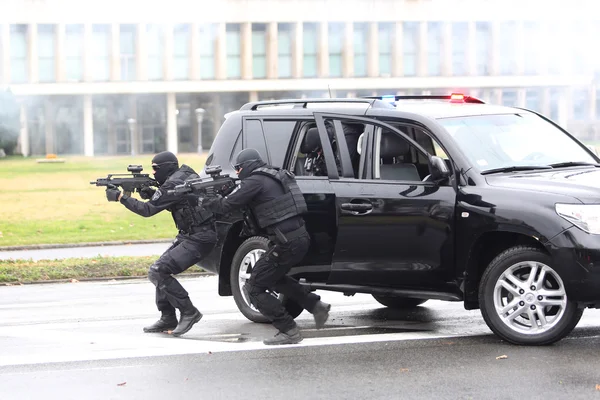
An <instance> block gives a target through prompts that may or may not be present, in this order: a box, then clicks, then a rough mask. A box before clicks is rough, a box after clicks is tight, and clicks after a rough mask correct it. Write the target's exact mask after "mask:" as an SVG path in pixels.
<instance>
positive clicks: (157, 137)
mask: <svg viewBox="0 0 600 400" xmlns="http://www.w3.org/2000/svg"><path fill="white" fill-rule="evenodd" d="M136 101H137V124H136V134H137V140H138V146H139V150H138V152H140V153H145V154H155V153H159V152H161V151H165V150H166V147H167V97H166V95H164V94H148V95H140V96H137V99H136Z"/></svg>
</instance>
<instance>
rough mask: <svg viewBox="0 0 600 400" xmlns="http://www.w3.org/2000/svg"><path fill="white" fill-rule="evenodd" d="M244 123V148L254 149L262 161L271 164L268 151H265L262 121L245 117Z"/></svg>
mask: <svg viewBox="0 0 600 400" xmlns="http://www.w3.org/2000/svg"><path fill="white" fill-rule="evenodd" d="M245 122H246V123H245V124H244V143H243V145H244V148H245V149H249V148H251V149H255V150H256V151H258V153H259V154H260V157H261V158H262V159H263V161H265V162H267V163H269V164H271V160H270V159H269V153H267V144H266V143H265V135H264V133H263V127H262V121H261V120H258V119H247V120H246V121H245Z"/></svg>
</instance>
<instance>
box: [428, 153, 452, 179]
mask: <svg viewBox="0 0 600 400" xmlns="http://www.w3.org/2000/svg"><path fill="white" fill-rule="evenodd" d="M429 170H430V173H431V180H432V181H434V182H435V181H440V180H442V179H445V178H447V177H449V176H450V175H451V174H452V171H450V168H448V165H447V164H446V162H445V161H444V160H443V159H442V158H441V157H438V156H430V157H429Z"/></svg>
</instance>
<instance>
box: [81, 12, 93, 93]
mask: <svg viewBox="0 0 600 400" xmlns="http://www.w3.org/2000/svg"><path fill="white" fill-rule="evenodd" d="M92 46H93V43H92V24H85V25H84V26H83V80H84V81H85V82H91V81H92V80H93V68H92Z"/></svg>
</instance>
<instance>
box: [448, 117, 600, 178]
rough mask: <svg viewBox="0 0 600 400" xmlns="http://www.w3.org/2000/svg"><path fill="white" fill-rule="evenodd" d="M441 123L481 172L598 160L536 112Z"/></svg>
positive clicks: (457, 118) (460, 118) (462, 118)
mask: <svg viewBox="0 0 600 400" xmlns="http://www.w3.org/2000/svg"><path fill="white" fill-rule="evenodd" d="M438 122H440V123H441V124H442V125H443V126H444V127H445V128H446V130H448V132H449V133H450V135H451V136H452V137H453V138H454V140H455V141H456V142H457V143H458V145H459V146H460V148H461V149H462V150H463V152H464V153H465V155H466V156H467V157H468V158H469V160H470V161H471V163H472V164H473V165H476V166H477V167H479V169H480V170H481V171H482V172H483V171H486V170H491V169H496V168H505V167H513V166H531V165H536V166H537V165H539V166H544V165H550V164H557V163H563V162H584V163H596V162H597V161H596V160H595V159H594V158H593V157H592V156H591V155H590V154H589V153H588V152H587V151H586V150H585V149H584V148H583V147H582V146H580V145H579V144H578V143H577V142H576V141H574V140H573V139H571V138H570V137H569V136H568V135H566V134H565V133H564V132H562V131H561V130H560V129H558V128H557V127H555V126H554V125H552V124H551V123H549V122H547V121H545V120H544V119H542V118H540V117H539V116H537V115H535V114H531V113H523V114H501V115H475V116H466V117H456V118H443V119H439V120H438Z"/></svg>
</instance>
